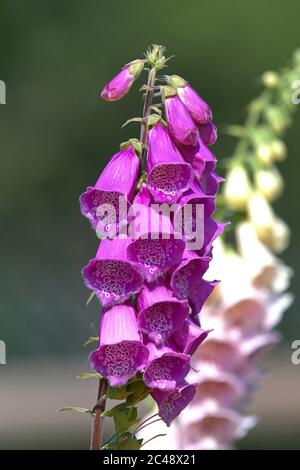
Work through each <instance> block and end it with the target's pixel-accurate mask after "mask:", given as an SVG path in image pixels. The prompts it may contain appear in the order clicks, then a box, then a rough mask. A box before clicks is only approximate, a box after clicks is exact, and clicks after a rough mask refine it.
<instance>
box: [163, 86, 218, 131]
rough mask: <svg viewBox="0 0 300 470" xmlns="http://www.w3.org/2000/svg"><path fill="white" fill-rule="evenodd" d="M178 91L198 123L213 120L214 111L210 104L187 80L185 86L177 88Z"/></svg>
mask: <svg viewBox="0 0 300 470" xmlns="http://www.w3.org/2000/svg"><path fill="white" fill-rule="evenodd" d="M171 78H172V77H170V79H169V84H170V85H171V86H173V82H172V80H171ZM177 93H178V96H179V98H180V99H181V101H182V102H183V104H184V105H185V107H186V108H187V110H188V111H189V113H190V115H191V116H192V118H193V120H194V121H195V122H196V123H197V124H207V123H208V122H210V121H211V120H212V112H211V109H210V106H209V105H208V104H207V103H206V102H205V101H204V100H203V99H202V98H201V96H199V95H198V93H197V92H196V91H195V90H194V88H192V87H191V85H190V84H189V83H187V82H185V85H184V86H180V87H178V88H177Z"/></svg>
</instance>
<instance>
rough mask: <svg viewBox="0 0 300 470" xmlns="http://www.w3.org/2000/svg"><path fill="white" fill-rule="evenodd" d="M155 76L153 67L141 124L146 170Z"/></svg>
mask: <svg viewBox="0 0 300 470" xmlns="http://www.w3.org/2000/svg"><path fill="white" fill-rule="evenodd" d="M155 76H156V68H155V67H153V68H151V69H150V71H149V74H148V83H147V90H146V95H145V102H144V109H143V119H142V124H141V135H140V141H141V142H142V144H143V156H142V166H143V168H145V157H146V150H147V136H148V116H149V114H150V107H151V104H152V99H153V94H154V85H155Z"/></svg>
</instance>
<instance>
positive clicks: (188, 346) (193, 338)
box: [172, 320, 212, 356]
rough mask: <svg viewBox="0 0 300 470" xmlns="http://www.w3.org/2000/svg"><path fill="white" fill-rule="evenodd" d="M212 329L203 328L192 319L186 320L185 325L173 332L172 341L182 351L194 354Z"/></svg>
mask: <svg viewBox="0 0 300 470" xmlns="http://www.w3.org/2000/svg"><path fill="white" fill-rule="evenodd" d="M211 331H212V330H203V329H202V328H200V327H199V326H198V325H195V323H194V322H192V321H191V320H185V322H184V325H183V327H182V328H179V329H178V330H177V331H176V332H175V333H174V334H173V336H172V341H173V342H174V343H175V344H176V346H177V347H178V350H179V351H180V352H182V353H184V354H189V355H190V356H192V355H193V354H194V352H195V351H196V350H197V349H198V346H200V344H201V343H202V342H203V341H204V340H205V339H206V338H207V336H208V334H209V333H210V332H211Z"/></svg>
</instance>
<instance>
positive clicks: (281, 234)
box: [270, 218, 290, 253]
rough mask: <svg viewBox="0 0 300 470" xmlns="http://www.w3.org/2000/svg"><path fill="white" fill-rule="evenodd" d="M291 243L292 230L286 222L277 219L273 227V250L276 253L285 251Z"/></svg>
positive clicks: (271, 244)
mask: <svg viewBox="0 0 300 470" xmlns="http://www.w3.org/2000/svg"><path fill="white" fill-rule="evenodd" d="M289 242H290V229H289V227H288V225H287V224H286V223H285V222H284V220H282V219H279V218H276V219H275V221H274V225H273V233H272V240H271V243H270V246H271V248H272V249H273V250H274V251H275V252H276V253H281V252H282V251H284V250H285V249H286V248H287V246H288V245H289Z"/></svg>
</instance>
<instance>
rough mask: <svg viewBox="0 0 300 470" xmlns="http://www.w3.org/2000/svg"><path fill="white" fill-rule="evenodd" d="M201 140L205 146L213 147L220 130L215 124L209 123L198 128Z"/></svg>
mask: <svg viewBox="0 0 300 470" xmlns="http://www.w3.org/2000/svg"><path fill="white" fill-rule="evenodd" d="M197 129H198V132H199V135H200V138H201V139H202V141H203V143H204V144H205V145H213V144H214V143H215V142H216V140H217V138H218V129H217V126H216V125H215V124H213V123H212V122H209V123H207V124H202V125H200V124H199V125H198V126H197Z"/></svg>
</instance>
